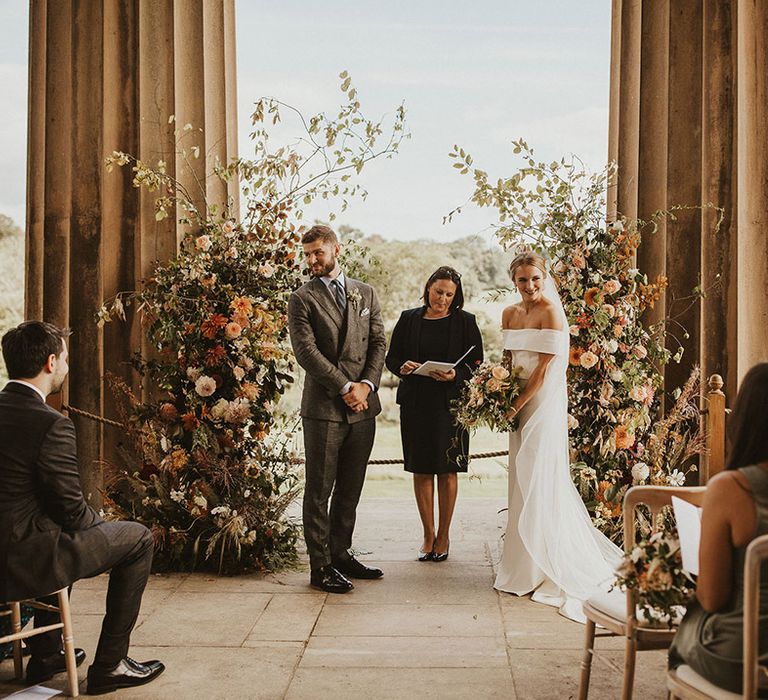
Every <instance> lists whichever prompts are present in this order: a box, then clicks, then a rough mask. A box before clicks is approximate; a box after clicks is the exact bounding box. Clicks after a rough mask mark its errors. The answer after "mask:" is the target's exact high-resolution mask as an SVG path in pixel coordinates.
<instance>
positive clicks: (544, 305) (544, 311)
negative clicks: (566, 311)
mask: <svg viewBox="0 0 768 700" xmlns="http://www.w3.org/2000/svg"><path fill="white" fill-rule="evenodd" d="M540 309H541V311H540V318H541V326H540V328H542V329H551V330H556V331H561V330H563V323H562V321H561V319H560V315H559V314H558V312H557V308H556V307H555V305H554V304H553V303H552V302H551V301H550V300H549V299H542V301H541V307H540Z"/></svg>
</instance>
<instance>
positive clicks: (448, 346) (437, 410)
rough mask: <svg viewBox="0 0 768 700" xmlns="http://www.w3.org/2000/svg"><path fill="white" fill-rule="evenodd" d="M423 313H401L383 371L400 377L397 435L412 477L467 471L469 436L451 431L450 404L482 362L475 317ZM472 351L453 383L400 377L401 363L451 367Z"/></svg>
mask: <svg viewBox="0 0 768 700" xmlns="http://www.w3.org/2000/svg"><path fill="white" fill-rule="evenodd" d="M424 312H425V307H423V306H420V307H419V308H417V309H408V310H407V311H403V313H402V314H401V315H400V319H399V320H398V322H397V325H396V326H395V329H394V330H393V331H392V340H391V341H390V344H389V352H387V358H386V365H387V368H388V369H389V371H390V372H392V373H393V374H395V375H396V376H398V377H400V385H399V386H398V388H397V403H398V404H400V435H401V437H402V441H403V457H404V460H405V470H406V471H408V472H412V473H415V474H449V473H453V472H466V471H467V455H468V454H469V434H468V433H467V432H466V431H465V430H461V429H459V428H457V426H456V423H455V422H454V419H453V415H451V412H450V407H451V401H452V400H454V399H458V398H459V394H460V392H461V387H462V385H463V384H464V382H465V381H466V380H467V379H468V378H469V377H470V375H471V374H472V370H473V369H474V368H475V367H476V366H477V365H478V364H480V363H481V362H482V361H483V340H482V337H481V336H480V329H479V328H478V327H477V322H476V321H475V317H474V316H473V315H472V314H470V313H467V312H466V311H463V310H454V311H452V312H451V313H450V314H449V315H448V316H446V317H445V318H436V319H427V318H424ZM472 345H474V346H475V348H474V350H472V352H470V353H469V355H468V356H467V357H466V358H465V359H464V360H463V361H462V362H461V364H460V365H459V366H457V367H456V379H455V380H454V381H452V382H438V381H435V380H434V379H432V378H431V377H421V376H414V375H410V374H409V375H405V376H403V375H401V374H400V367H401V366H402V365H403V363H404V362H405V361H406V360H413V361H415V362H426V361H427V360H436V361H438V362H455V361H456V360H458V359H459V358H460V357H461V356H462V355H463V354H464V353H465V352H466V351H467V350H468V349H469V348H470V347H471V346H472Z"/></svg>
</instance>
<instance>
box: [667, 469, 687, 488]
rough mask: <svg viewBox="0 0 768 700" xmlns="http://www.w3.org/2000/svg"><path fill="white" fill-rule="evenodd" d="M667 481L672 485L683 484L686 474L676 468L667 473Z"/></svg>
mask: <svg viewBox="0 0 768 700" xmlns="http://www.w3.org/2000/svg"><path fill="white" fill-rule="evenodd" d="M667 483H668V484H669V485H670V486H682V485H683V484H684V483H685V474H683V472H681V471H680V470H679V469H675V470H674V471H673V472H672V473H671V474H667Z"/></svg>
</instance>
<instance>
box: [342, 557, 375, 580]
mask: <svg viewBox="0 0 768 700" xmlns="http://www.w3.org/2000/svg"><path fill="white" fill-rule="evenodd" d="M333 565H334V566H335V567H336V569H337V570H338V571H340V572H341V573H342V574H344V575H345V576H349V577H350V578H367V579H374V578H381V577H382V576H383V575H384V572H383V571H382V570H381V569H377V568H376V567H375V566H366V565H365V564H363V562H361V561H358V560H357V559H355V558H354V557H353V556H352V555H350V556H348V557H347V558H346V559H339V560H338V561H335V562H333Z"/></svg>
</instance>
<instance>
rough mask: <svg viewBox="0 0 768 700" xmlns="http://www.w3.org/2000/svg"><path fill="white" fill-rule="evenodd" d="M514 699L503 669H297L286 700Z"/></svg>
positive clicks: (510, 685) (508, 675)
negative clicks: (327, 699) (361, 699)
mask: <svg viewBox="0 0 768 700" xmlns="http://www.w3.org/2000/svg"><path fill="white" fill-rule="evenodd" d="M318 698H334V700H360V698H365V699H366V700H394V699H395V698H403V699H405V698H419V699H420V700H466V699H467V698H477V699H478V700H479V699H481V698H482V699H483V700H497V699H498V700H502V699H503V700H515V691H514V686H513V684H512V679H511V677H510V674H509V671H508V670H507V669H490V668H487V669H485V668H484V669H470V668H467V669H456V668H421V669H408V668H406V669H368V668H363V669H355V670H354V672H351V673H350V672H349V671H347V670H345V669H343V668H333V669H331V668H306V669H305V668H300V669H299V671H298V672H297V673H296V676H295V678H294V679H293V681H292V682H291V685H290V687H289V688H288V694H287V696H286V700H318Z"/></svg>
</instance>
